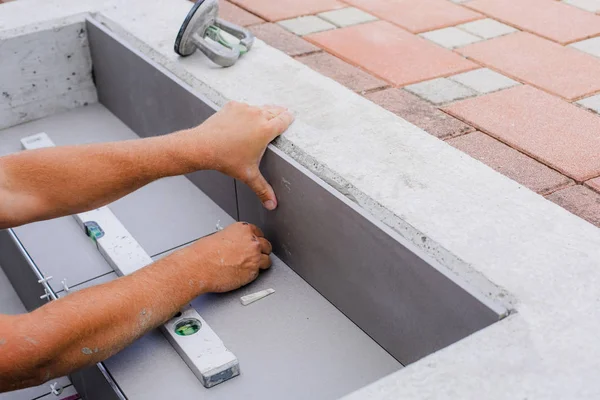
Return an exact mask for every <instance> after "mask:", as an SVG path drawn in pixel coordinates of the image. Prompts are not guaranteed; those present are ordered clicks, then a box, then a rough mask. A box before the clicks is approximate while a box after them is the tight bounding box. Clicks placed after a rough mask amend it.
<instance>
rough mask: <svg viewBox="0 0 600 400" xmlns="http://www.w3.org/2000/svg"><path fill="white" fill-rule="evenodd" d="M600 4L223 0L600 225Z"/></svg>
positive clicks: (295, 50)
mask: <svg viewBox="0 0 600 400" xmlns="http://www.w3.org/2000/svg"><path fill="white" fill-rule="evenodd" d="M599 14H600V0H563V1H556V0H453V1H451V0H230V1H225V0H223V1H222V2H221V16H222V17H223V18H224V19H227V20H230V21H232V22H235V23H238V24H240V25H244V26H247V27H249V29H250V30H251V31H252V32H254V34H255V35H256V36H257V37H259V38H260V39H262V40H264V41H265V42H267V43H269V44H270V45H271V46H273V47H276V48H278V49H280V50H282V51H284V52H285V53H287V54H289V55H290V56H293V57H295V58H296V59H297V60H298V61H300V62H302V63H304V64H306V65H308V66H309V67H311V68H313V69H315V70H316V71H318V72H320V73H322V74H323V75H326V76H328V77H330V78H332V79H334V80H336V81H338V82H340V83H341V84H343V85H345V86H347V87H348V88H350V89H352V90H353V91H355V92H358V93H359V94H361V95H363V96H365V97H366V98H368V99H370V100H372V101H374V102H375V103H377V104H379V105H381V106H382V107H384V108H386V109H388V110H390V111H391V112H393V113H396V114H397V115H399V116H401V117H402V118H404V119H406V120H408V121H410V122H412V123H413V124H415V125H417V126H419V127H421V128H423V129H424V130H425V131H427V132H429V133H430V134H432V135H434V136H436V137H438V138H440V139H441V140H445V141H446V142H447V143H448V144H450V145H452V146H454V147H456V148H458V149H460V150H462V151H464V152H465V153H467V154H469V155H471V156H472V157H474V158H476V159H478V160H480V161H482V162H484V163H485V164H487V165H489V166H490V167H492V168H494V169H495V170H497V171H499V172H501V173H503V174H504V175H506V176H508V177H510V178H511V179H513V180H515V181H517V182H519V183H521V184H522V185H523V186H526V187H528V188H530V189H531V190H534V191H535V192H537V193H539V194H540V195H543V196H546V197H547V198H548V199H549V200H551V201H553V202H556V203H558V204H560V205H561V206H563V207H564V208H566V209H568V210H569V211H571V212H573V213H575V214H577V215H579V216H580V217H582V218H584V219H586V220H588V221H590V222H591V223H593V224H595V225H597V226H600V116H599V115H598V113H600V94H598V93H600V15H599ZM448 168H452V166H451V165H449V166H448Z"/></svg>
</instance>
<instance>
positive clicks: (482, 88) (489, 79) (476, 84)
mask: <svg viewBox="0 0 600 400" xmlns="http://www.w3.org/2000/svg"><path fill="white" fill-rule="evenodd" d="M448 79H451V80H453V81H456V82H458V83H460V84H462V85H464V86H466V87H468V88H471V89H473V90H475V91H476V92H478V93H490V92H496V91H498V90H501V89H506V88H509V87H512V86H516V85H518V84H519V82H517V81H513V80H512V79H510V78H508V77H506V76H504V75H502V74H499V73H497V72H495V71H492V70H491V69H487V68H480V69H476V70H474V71H469V72H463V73H462V74H457V75H452V76H450V77H449V78H448Z"/></svg>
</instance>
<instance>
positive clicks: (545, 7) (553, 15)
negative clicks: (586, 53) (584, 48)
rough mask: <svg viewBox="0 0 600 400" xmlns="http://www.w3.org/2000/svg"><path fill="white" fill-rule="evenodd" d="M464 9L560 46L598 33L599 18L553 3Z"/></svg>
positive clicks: (521, 1) (483, 2) (500, 2)
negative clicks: (479, 12)
mask: <svg viewBox="0 0 600 400" xmlns="http://www.w3.org/2000/svg"><path fill="white" fill-rule="evenodd" d="M465 6H467V7H470V8H472V9H474V10H477V11H481V12H482V13H484V14H487V15H489V16H491V17H493V18H495V19H497V20H499V21H502V22H505V23H508V24H511V25H514V26H516V27H518V28H521V29H523V30H526V31H530V32H533V33H536V34H538V35H540V36H544V37H546V38H548V39H551V40H554V41H557V42H559V43H563V44H565V43H570V42H574V41H577V40H581V39H585V38H588V37H591V36H595V35H597V34H599V33H600V16H597V15H594V14H592V13H590V12H587V11H584V10H581V9H579V8H576V7H573V6H570V5H567V4H564V3H561V2H559V1H555V0H474V1H471V2H468V3H465Z"/></svg>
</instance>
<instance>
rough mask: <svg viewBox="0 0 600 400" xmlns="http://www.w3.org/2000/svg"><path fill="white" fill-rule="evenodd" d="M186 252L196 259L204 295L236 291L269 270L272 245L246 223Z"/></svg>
mask: <svg viewBox="0 0 600 400" xmlns="http://www.w3.org/2000/svg"><path fill="white" fill-rule="evenodd" d="M185 250H188V251H191V252H193V254H194V256H195V257H197V258H198V260H199V264H200V265H201V266H202V268H201V269H200V270H199V274H201V278H200V279H201V280H202V282H203V284H204V285H203V286H204V289H205V291H206V292H213V293H222V292H228V291H231V290H235V289H238V288H240V287H242V286H244V285H247V284H248V283H250V282H252V281H253V280H255V279H256V278H257V277H258V273H259V271H260V270H261V269H268V268H269V267H270V266H271V259H270V258H269V254H271V251H272V247H271V243H269V241H268V240H267V239H265V238H264V235H263V233H262V232H261V230H260V229H259V228H257V227H256V226H254V225H252V224H248V223H246V222H238V223H235V224H233V225H230V226H228V227H227V228H225V229H223V230H222V231H220V232H217V233H215V234H214V235H210V236H206V237H204V238H202V239H200V240H198V241H197V242H196V243H194V244H192V245H191V246H189V247H188V248H187V249H185ZM188 256H189V255H188Z"/></svg>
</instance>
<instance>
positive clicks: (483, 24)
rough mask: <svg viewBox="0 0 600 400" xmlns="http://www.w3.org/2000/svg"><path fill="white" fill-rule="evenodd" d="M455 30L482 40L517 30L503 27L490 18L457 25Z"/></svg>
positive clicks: (503, 25)
mask: <svg viewBox="0 0 600 400" xmlns="http://www.w3.org/2000/svg"><path fill="white" fill-rule="evenodd" d="M457 28H459V29H462V30H463V31H466V32H469V33H472V34H473V35H475V36H479V37H480V38H483V39H492V38H495V37H498V36H503V35H508V34H509V33H513V32H517V29H515V28H513V27H512V26H508V25H505V24H503V23H501V22H498V21H496V20H495V19H491V18H486V19H480V20H477V21H473V22H467V23H466V24H462V25H458V26H457Z"/></svg>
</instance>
